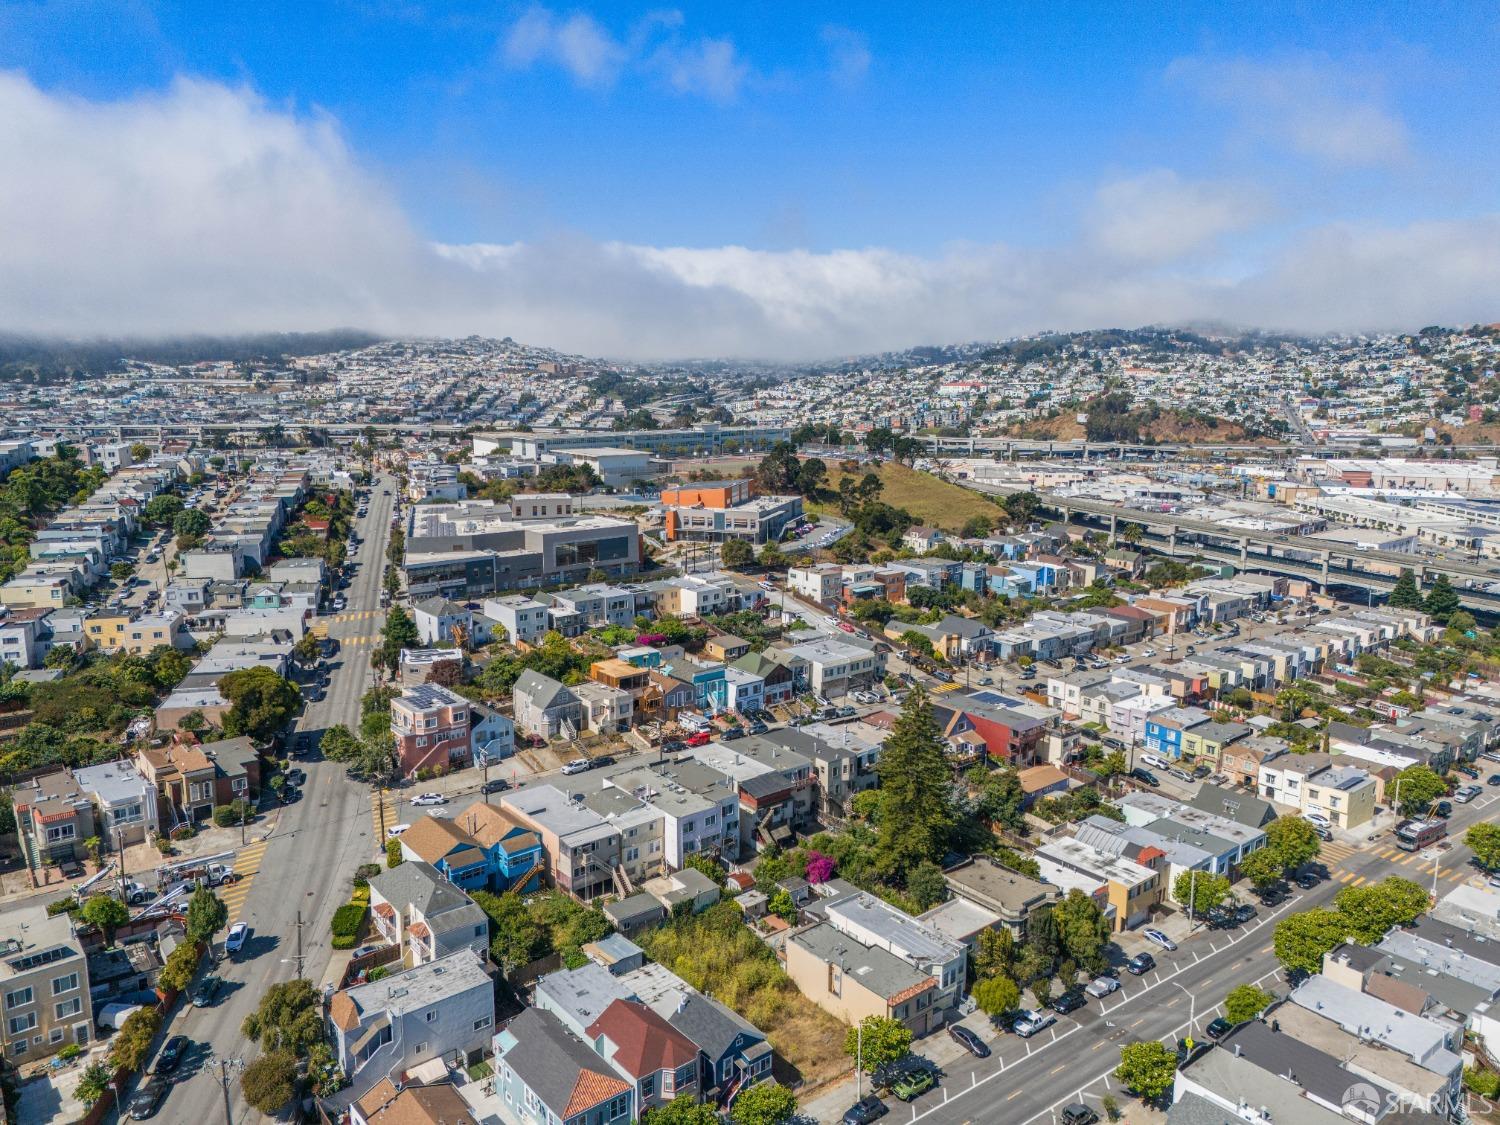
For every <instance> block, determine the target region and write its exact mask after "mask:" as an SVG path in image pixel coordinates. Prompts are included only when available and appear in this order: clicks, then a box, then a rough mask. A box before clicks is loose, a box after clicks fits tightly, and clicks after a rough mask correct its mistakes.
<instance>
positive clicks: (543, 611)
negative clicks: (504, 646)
mask: <svg viewBox="0 0 1500 1125" xmlns="http://www.w3.org/2000/svg"><path fill="white" fill-rule="evenodd" d="M484 615H485V616H486V617H488V618H490V619H491V620H492V621H497V622H499V623H500V625H501V627H502V628H504V630H505V636H506V639H508V640H509V641H510V642H511V643H513V644H514V643H516V642H520V643H522V644H528V645H530V644H535V643H536V642H537V641H539V640H541V639H542V637H543V636H544V635H545V634H546V632H547V628H548V625H547V606H546V605H545V604H544V603H543V602H539V601H537V600H536V599H534V598H527V597H523V596H521V595H520V594H511V595H510V596H508V597H504V598H487V599H486V600H485V602H484Z"/></svg>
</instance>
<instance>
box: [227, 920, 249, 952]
mask: <svg viewBox="0 0 1500 1125" xmlns="http://www.w3.org/2000/svg"><path fill="white" fill-rule="evenodd" d="M249 937H250V927H249V926H247V925H245V923H243V922H236V923H235V924H234V925H232V926H230V927H229V936H228V937H227V938H225V939H224V950H225V952H227V953H238V952H239V951H240V950H241V949H244V948H245V941H246V939H248V938H249Z"/></svg>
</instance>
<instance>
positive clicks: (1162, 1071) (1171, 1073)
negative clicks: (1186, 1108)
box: [1115, 1039, 1177, 1102]
mask: <svg viewBox="0 0 1500 1125" xmlns="http://www.w3.org/2000/svg"><path fill="white" fill-rule="evenodd" d="M1115 1077H1116V1078H1118V1079H1119V1080H1120V1081H1121V1082H1123V1083H1124V1084H1125V1088H1126V1089H1127V1090H1129V1091H1131V1092H1132V1093H1134V1094H1137V1095H1139V1096H1140V1097H1141V1098H1142V1099H1143V1100H1145V1101H1148V1102H1150V1101H1155V1100H1156V1099H1157V1098H1159V1097H1161V1096H1162V1095H1163V1094H1165V1093H1166V1092H1167V1091H1168V1090H1170V1089H1171V1088H1172V1082H1173V1081H1174V1080H1175V1078H1176V1077H1177V1055H1176V1054H1175V1053H1174V1052H1173V1051H1172V1049H1171V1048H1170V1047H1168V1046H1167V1045H1166V1044H1165V1043H1163V1042H1161V1041H1160V1040H1159V1039H1148V1040H1146V1041H1145V1042H1144V1043H1127V1044H1125V1046H1123V1047H1121V1048H1120V1065H1119V1066H1117V1067H1115Z"/></svg>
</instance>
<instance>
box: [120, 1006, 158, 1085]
mask: <svg viewBox="0 0 1500 1125" xmlns="http://www.w3.org/2000/svg"><path fill="white" fill-rule="evenodd" d="M160 1030H161V1012H160V1011H158V1010H157V1008H156V1007H155V1006H154V1005H148V1006H146V1007H144V1008H138V1009H137V1010H135V1011H134V1012H131V1013H130V1015H128V1016H126V1017H125V1022H124V1023H123V1024H121V1025H120V1030H119V1031H117V1032H115V1037H114V1039H113V1040H111V1042H110V1045H109V1064H110V1066H112V1067H113V1068H114V1069H115V1070H140V1069H141V1067H142V1066H143V1065H145V1062H146V1060H147V1059H148V1058H149V1057H150V1056H151V1042H152V1040H154V1039H155V1038H156V1033H157V1032H158V1031H160Z"/></svg>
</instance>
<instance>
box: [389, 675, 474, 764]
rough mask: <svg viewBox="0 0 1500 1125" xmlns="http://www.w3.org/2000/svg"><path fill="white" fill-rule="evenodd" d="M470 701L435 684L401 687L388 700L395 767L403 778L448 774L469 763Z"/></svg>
mask: <svg viewBox="0 0 1500 1125" xmlns="http://www.w3.org/2000/svg"><path fill="white" fill-rule="evenodd" d="M469 706H470V705H469V701H468V700H467V699H465V698H464V697H463V696H461V695H459V694H458V693H457V692H454V691H450V690H449V689H448V688H445V687H441V686H440V685H438V684H417V685H415V686H413V687H405V688H402V689H401V694H400V695H398V696H397V697H396V698H394V699H392V700H391V734H392V736H393V737H394V738H395V740H396V762H397V767H398V768H399V769H400V771H401V773H402V775H403V776H405V777H416V776H417V775H418V773H447V772H448V771H449V770H451V769H461V768H463V767H465V766H467V765H469V764H470V762H471V761H472V759H473V751H472V748H471V745H470V740H469Z"/></svg>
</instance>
